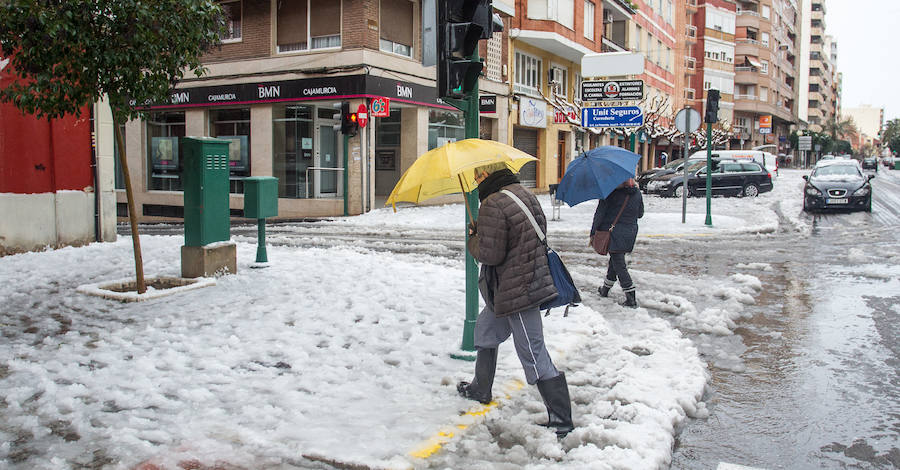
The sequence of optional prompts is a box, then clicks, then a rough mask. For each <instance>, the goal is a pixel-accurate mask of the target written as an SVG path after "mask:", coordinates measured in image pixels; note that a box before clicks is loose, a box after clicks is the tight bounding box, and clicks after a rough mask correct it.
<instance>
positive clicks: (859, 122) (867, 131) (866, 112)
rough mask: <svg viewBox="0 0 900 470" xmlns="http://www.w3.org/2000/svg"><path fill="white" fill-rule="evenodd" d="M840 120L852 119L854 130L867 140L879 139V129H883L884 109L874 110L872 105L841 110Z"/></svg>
mask: <svg viewBox="0 0 900 470" xmlns="http://www.w3.org/2000/svg"><path fill="white" fill-rule="evenodd" d="M841 117H842V118H848V117H849V118H853V123H854V124H856V129H857V130H858V131H859V134H860V135H861V136H865V137H866V138H867V140H873V139H879V138H880V137H881V129H882V128H883V127H884V108H876V107H874V106H872V105H867V104H866V105H862V106H856V107H852V108H843V109H842V110H841Z"/></svg>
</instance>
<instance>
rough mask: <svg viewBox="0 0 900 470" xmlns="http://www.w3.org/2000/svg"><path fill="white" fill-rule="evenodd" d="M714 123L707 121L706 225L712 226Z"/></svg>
mask: <svg viewBox="0 0 900 470" xmlns="http://www.w3.org/2000/svg"><path fill="white" fill-rule="evenodd" d="M685 161H687V160H685ZM685 166H687V164H685ZM711 169H712V123H711V122H707V123H706V225H707V226H710V227H712V171H711Z"/></svg>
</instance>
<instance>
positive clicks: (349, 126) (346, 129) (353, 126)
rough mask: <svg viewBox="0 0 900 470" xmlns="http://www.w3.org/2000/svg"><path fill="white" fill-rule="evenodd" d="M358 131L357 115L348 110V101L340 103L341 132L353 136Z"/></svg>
mask: <svg viewBox="0 0 900 470" xmlns="http://www.w3.org/2000/svg"><path fill="white" fill-rule="evenodd" d="M357 131H359V117H358V116H357V115H356V113H352V112H350V102H349V101H344V102H342V103H341V134H344V135H349V136H351V137H352V136H354V135H356V133H357Z"/></svg>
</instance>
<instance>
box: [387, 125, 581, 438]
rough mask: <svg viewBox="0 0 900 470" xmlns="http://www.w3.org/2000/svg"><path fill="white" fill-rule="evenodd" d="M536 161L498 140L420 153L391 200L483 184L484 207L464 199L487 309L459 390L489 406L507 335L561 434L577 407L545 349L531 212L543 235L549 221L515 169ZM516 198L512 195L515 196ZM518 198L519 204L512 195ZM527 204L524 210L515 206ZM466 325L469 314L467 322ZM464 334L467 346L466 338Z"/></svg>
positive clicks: (539, 249)
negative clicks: (471, 366) (471, 369)
mask: <svg viewBox="0 0 900 470" xmlns="http://www.w3.org/2000/svg"><path fill="white" fill-rule="evenodd" d="M534 160H537V159H536V158H534V157H532V156H531V155H528V154H526V153H524V152H522V151H520V150H518V149H516V148H514V147H510V146H508V145H505V144H501V143H500V142H495V141H490V140H482V139H466V140H462V141H459V142H453V143H450V144H447V145H444V146H442V147H439V148H436V149H434V150H431V151H429V152H427V153H426V154H424V155H422V156H421V157H419V158H418V159H417V160H416V161H415V162H414V163H413V164H412V166H410V167H409V169H407V170H406V172H405V173H404V174H403V176H402V177H401V178H400V181H398V182H397V184H396V186H394V189H393V191H391V195H390V196H389V197H388V200H387V204H388V205H394V207H395V210H396V203H397V202H400V201H408V202H415V203H418V202H421V201H424V200H427V199H429V198H431V197H435V196H439V195H444V194H453V193H459V192H460V191H462V192H463V193H471V192H472V191H474V190H475V189H478V199H479V201H480V203H481V210H480V211H479V213H478V218H477V219H475V218H474V217H473V214H472V209H471V208H470V207H469V205H468V200H467V199H465V196H464V200H465V201H466V211H467V213H468V215H469V220H470V221H474V222H471V223H470V225H469V239H468V242H467V246H466V247H467V249H468V251H469V253H470V254H471V255H472V256H473V257H474V258H475V259H476V260H477V261H479V262H480V263H481V273H480V275H479V279H478V288H479V290H480V291H481V295H482V297H483V298H484V301H485V307H484V309H482V310H481V312H480V313H479V314H478V316H477V319H475V322H474V323H475V325H474V331H472V332H471V333H470V334H471V335H473V336H474V338H473V339H472V341H473V343H474V348H475V350H476V357H475V377H474V379H473V380H472V381H471V382H460V383H459V384H458V385H457V391H458V392H459V394H460V395H462V396H464V397H466V398H469V399H472V400H475V401H479V402H481V403H485V404H487V403H490V402H491V400H492V399H493V396H492V393H491V388H492V386H493V382H494V373H495V370H496V366H497V348H498V347H499V345H500V343H502V342H504V341H505V340H506V339H508V338H509V337H510V336H512V337H513V343H514V344H515V347H516V353H517V354H518V356H519V360H520V362H521V363H522V367H523V369H524V371H525V378H526V381H527V382H528V383H529V384H532V385H534V384H537V386H538V390H539V391H540V393H541V397H542V398H543V400H544V404H545V405H546V407H547V414H548V415H549V422H548V423H547V426H549V427H552V428H554V430H555V431H556V434H557V436H558V437H560V438H561V437H563V436H565V435H566V434H567V433H569V432H570V431H571V430H572V429H573V428H574V426H573V424H572V404H571V400H570V399H569V388H568V385H567V384H566V377H565V375H564V374H563V373H562V372H560V371H558V370H557V369H556V367H555V366H554V365H553V361H552V360H551V359H550V354H549V353H548V352H547V349H546V347H545V346H544V335H543V325H542V324H541V315H540V308H539V305H540V304H541V303H543V302H544V301H546V300H548V299H552V298H554V297H556V295H557V291H556V287H555V286H554V284H553V278H552V277H551V275H550V270H549V267H548V264H547V250H546V247H545V246H544V245H543V242H542V241H541V240H540V238H539V237H538V234H537V232H536V231H535V229H534V226H533V225H532V223H531V221H530V220H529V216H531V217H532V218H534V219H535V222H536V223H537V224H538V225H539V226H540V228H541V229H542V230H543V232H544V233H546V229H547V218H546V216H544V212H543V210H542V209H541V205H540V203H539V202H538V200H537V198H536V197H535V196H534V194H532V193H531V191H529V190H527V189H525V187H523V186H522V185H520V184H519V180H518V179H517V178H516V176H515V174H514V173H513V171H518V170H519V169H521V167H522V166H523V165H524V164H525V163H527V162H529V161H534ZM511 195H512V196H511ZM514 197H515V198H516V199H518V202H517V201H516V200H515V199H513V198H514ZM519 203H522V204H524V205H525V206H526V208H527V210H528V211H529V214H526V213H525V212H524V210H523V208H521V207H520V206H519V205H518V204H519ZM468 324H469V321H468V319H467V322H466V325H468ZM465 336H466V334H465V333H464V339H463V341H464V343H465V342H466V338H465Z"/></svg>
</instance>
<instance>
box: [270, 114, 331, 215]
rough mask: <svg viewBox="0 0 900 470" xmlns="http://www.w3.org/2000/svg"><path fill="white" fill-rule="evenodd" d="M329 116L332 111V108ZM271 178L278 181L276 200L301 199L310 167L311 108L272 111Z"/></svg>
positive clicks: (312, 139)
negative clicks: (277, 198)
mask: <svg viewBox="0 0 900 470" xmlns="http://www.w3.org/2000/svg"><path fill="white" fill-rule="evenodd" d="M331 111H332V114H333V113H334V110H333V109H332V110H331ZM272 119H273V122H272V134H273V145H274V149H273V162H272V171H273V176H275V177H276V178H278V197H283V198H305V197H308V196H307V193H306V192H307V181H306V178H307V171H306V169H307V168H309V167H312V166H315V165H314V164H313V152H314V148H313V142H314V122H313V108H312V107H311V106H303V105H281V106H275V107H274V109H273V118H272Z"/></svg>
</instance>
